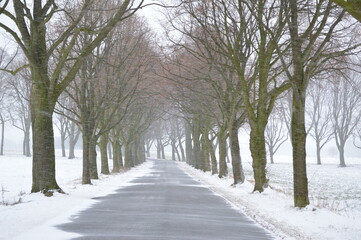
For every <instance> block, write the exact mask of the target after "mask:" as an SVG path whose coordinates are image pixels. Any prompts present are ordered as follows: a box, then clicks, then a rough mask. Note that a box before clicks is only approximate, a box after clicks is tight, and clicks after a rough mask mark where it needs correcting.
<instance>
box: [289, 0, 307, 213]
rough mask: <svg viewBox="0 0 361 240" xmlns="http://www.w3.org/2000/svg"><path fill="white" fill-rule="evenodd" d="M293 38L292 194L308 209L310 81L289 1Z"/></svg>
mask: <svg viewBox="0 0 361 240" xmlns="http://www.w3.org/2000/svg"><path fill="white" fill-rule="evenodd" d="M289 3H290V23H289V24H290V25H289V30H290V37H291V48H292V60H293V76H292V79H291V81H292V117H291V141H292V148H293V150H292V152H293V191H294V205H295V207H305V206H307V205H308V204H309V199H308V180H307V168H306V137H307V136H306V129H305V103H306V90H307V85H308V79H307V78H306V76H305V72H304V62H303V59H301V57H302V56H303V54H302V41H303V39H301V38H300V36H299V32H298V5H297V0H290V2H289Z"/></svg>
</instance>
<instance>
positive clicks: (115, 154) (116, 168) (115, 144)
mask: <svg viewBox="0 0 361 240" xmlns="http://www.w3.org/2000/svg"><path fill="white" fill-rule="evenodd" d="M112 144H113V170H112V172H113V173H118V172H119V171H120V164H119V161H120V160H119V159H120V149H119V148H120V145H119V140H118V139H113V142H112Z"/></svg>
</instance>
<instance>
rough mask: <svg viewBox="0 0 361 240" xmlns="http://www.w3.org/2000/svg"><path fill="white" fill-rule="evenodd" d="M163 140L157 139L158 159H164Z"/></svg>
mask: <svg viewBox="0 0 361 240" xmlns="http://www.w3.org/2000/svg"><path fill="white" fill-rule="evenodd" d="M161 154H162V140H160V139H159V138H157V159H161V158H162V155H161Z"/></svg>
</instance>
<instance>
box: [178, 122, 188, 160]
mask: <svg viewBox="0 0 361 240" xmlns="http://www.w3.org/2000/svg"><path fill="white" fill-rule="evenodd" d="M176 124H177V126H176V132H177V139H178V144H179V149H180V153H181V155H182V160H179V161H183V162H185V161H186V156H185V154H184V148H183V144H182V136H181V134H180V131H179V122H178V119H177V120H176Z"/></svg>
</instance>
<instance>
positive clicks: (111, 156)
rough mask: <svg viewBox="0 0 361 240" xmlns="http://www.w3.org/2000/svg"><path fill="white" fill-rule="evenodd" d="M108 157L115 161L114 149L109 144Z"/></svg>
mask: <svg viewBox="0 0 361 240" xmlns="http://www.w3.org/2000/svg"><path fill="white" fill-rule="evenodd" d="M108 157H109V159H113V149H112V145H111V144H110V143H108Z"/></svg>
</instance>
